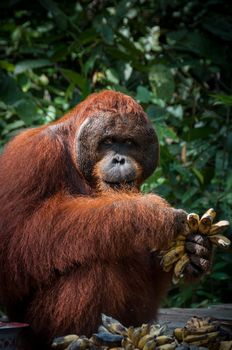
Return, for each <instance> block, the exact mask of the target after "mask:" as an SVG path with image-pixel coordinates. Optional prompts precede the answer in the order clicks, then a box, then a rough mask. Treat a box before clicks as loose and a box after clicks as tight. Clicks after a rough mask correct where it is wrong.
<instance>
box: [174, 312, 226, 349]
mask: <svg viewBox="0 0 232 350" xmlns="http://www.w3.org/2000/svg"><path fill="white" fill-rule="evenodd" d="M174 336H175V338H176V339H177V340H178V342H179V343H181V344H186V345H189V346H190V349H191V347H192V346H197V349H198V347H202V346H204V347H206V349H210V350H231V349H232V341H231V340H226V339H228V338H230V339H231V333H228V334H227V332H226V331H225V330H224V329H223V328H222V327H221V326H220V323H219V322H217V321H214V320H212V319H211V318H209V317H205V318H202V317H196V316H194V317H192V318H191V319H190V320H189V321H188V322H187V323H186V325H185V327H184V328H176V329H175V330H174ZM186 348H187V349H188V347H187V346H186Z"/></svg>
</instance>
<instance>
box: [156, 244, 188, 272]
mask: <svg viewBox="0 0 232 350" xmlns="http://www.w3.org/2000/svg"><path fill="white" fill-rule="evenodd" d="M184 250H185V249H184V246H180V247H177V248H172V249H171V250H169V251H168V252H167V253H166V254H165V255H164V256H163V259H162V262H161V263H162V265H163V266H164V267H166V266H169V265H172V264H173V263H174V262H176V261H177V260H179V258H181V257H182V255H183V254H184Z"/></svg>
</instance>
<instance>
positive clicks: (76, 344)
mask: <svg viewBox="0 0 232 350" xmlns="http://www.w3.org/2000/svg"><path fill="white" fill-rule="evenodd" d="M90 345H91V342H90V340H89V339H88V338H85V337H83V338H78V339H77V340H74V341H73V342H72V343H71V344H70V345H69V346H68V347H67V350H85V349H87V348H89V347H90Z"/></svg>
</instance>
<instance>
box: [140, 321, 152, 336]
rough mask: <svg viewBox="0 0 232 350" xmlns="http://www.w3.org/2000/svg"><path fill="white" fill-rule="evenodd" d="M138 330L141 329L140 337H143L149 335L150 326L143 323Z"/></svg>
mask: <svg viewBox="0 0 232 350" xmlns="http://www.w3.org/2000/svg"><path fill="white" fill-rule="evenodd" d="M140 329H141V337H143V336H144V335H146V334H148V333H149V331H150V325H149V324H148V323H143V324H142V326H141V327H140Z"/></svg>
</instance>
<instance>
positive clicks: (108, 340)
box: [52, 314, 177, 350]
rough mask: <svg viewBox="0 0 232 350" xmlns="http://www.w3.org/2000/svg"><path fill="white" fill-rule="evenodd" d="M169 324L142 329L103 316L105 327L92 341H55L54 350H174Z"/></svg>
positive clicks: (75, 338) (73, 338)
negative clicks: (169, 333) (168, 331)
mask: <svg viewBox="0 0 232 350" xmlns="http://www.w3.org/2000/svg"><path fill="white" fill-rule="evenodd" d="M166 330H167V327H166V325H164V326H160V325H159V324H151V325H149V324H143V325H142V326H141V327H136V328H134V327H129V328H126V327H124V326H123V325H122V324H121V323H120V322H118V321H117V320H115V319H114V318H112V317H108V316H106V315H104V314H102V325H101V326H100V327H99V329H98V333H95V334H93V335H92V337H91V338H89V339H88V338H86V337H85V336H81V337H78V336H77V335H75V334H73V335H72V334H71V335H67V336H64V337H59V338H55V339H54V341H53V343H52V348H54V349H56V350H85V349H93V350H94V349H95V350H96V348H97V349H100V350H107V349H111V350H124V349H125V350H134V349H137V350H174V349H176V345H177V342H176V341H175V339H174V337H172V336H169V335H164V333H165V332H166Z"/></svg>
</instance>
